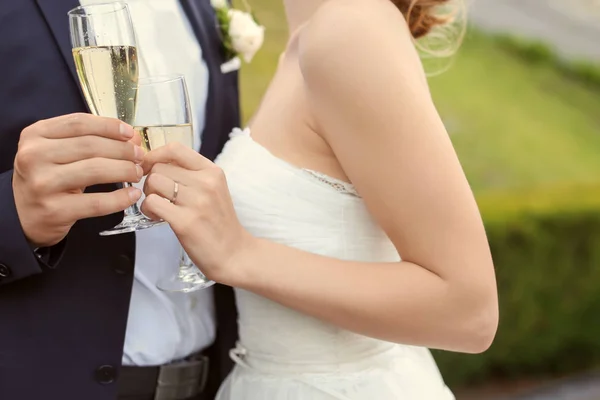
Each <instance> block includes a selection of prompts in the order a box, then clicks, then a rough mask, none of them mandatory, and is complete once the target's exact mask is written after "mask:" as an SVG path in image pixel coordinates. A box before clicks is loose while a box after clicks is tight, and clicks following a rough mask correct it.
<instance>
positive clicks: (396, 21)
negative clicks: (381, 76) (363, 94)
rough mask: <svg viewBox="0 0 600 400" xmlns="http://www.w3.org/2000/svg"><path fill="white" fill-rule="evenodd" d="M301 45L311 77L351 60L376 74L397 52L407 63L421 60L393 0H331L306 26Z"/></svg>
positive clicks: (302, 60)
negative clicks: (367, 0) (366, 0)
mask: <svg viewBox="0 0 600 400" xmlns="http://www.w3.org/2000/svg"><path fill="white" fill-rule="evenodd" d="M298 51H299V62H300V68H301V71H302V73H303V75H304V77H305V79H309V80H315V79H319V77H321V78H324V79H325V78H326V76H324V75H327V74H332V73H336V71H337V73H339V72H341V70H340V68H341V67H342V66H344V65H346V66H347V65H348V63H353V64H357V63H358V64H360V66H361V72H362V73H363V74H373V73H376V69H377V68H385V67H386V64H389V63H388V62H387V61H389V60H390V59H391V58H394V56H398V57H399V58H401V59H403V60H404V61H405V64H404V66H405V67H409V68H411V67H417V68H418V66H419V65H420V64H419V63H418V62H417V60H418V54H417V52H416V49H415V47H414V42H413V40H412V36H411V34H410V31H409V29H408V26H407V23H406V20H405V19H404V16H403V15H402V13H401V12H400V11H399V10H398V8H396V6H395V5H394V4H393V3H392V2H391V1H390V0H372V1H369V2H365V1H364V0H329V1H327V2H325V3H324V4H323V5H322V6H321V7H320V8H319V9H318V10H317V12H316V13H315V14H314V15H313V16H312V18H311V19H310V20H309V21H308V23H307V24H306V25H305V26H304V28H303V29H302V32H301V33H300V35H299V38H298ZM411 60H413V61H415V62H414V63H412V62H410V61H411ZM392 64H393V63H392ZM390 67H396V66H394V65H388V68H390ZM357 72H358V71H357ZM363 76H364V75H363Z"/></svg>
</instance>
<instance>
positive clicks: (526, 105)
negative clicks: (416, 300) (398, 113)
mask: <svg viewBox="0 0 600 400" xmlns="http://www.w3.org/2000/svg"><path fill="white" fill-rule="evenodd" d="M576 1H582V0H576ZM542 2H543V1H542ZM234 3H235V2H234ZM238 3H239V2H238ZM251 3H252V7H253V10H254V12H255V13H256V15H257V17H258V19H259V21H260V22H261V23H262V24H263V25H264V26H265V27H266V28H267V31H266V39H265V44H264V46H263V48H262V49H261V50H260V51H259V53H258V55H257V56H256V58H255V59H254V60H253V62H252V63H251V64H249V65H244V66H243V68H242V70H241V77H242V79H241V94H242V107H243V115H244V120H247V119H248V118H249V117H250V116H251V115H252V114H253V112H254V111H255V110H256V108H257V106H258V103H259V100H260V98H261V96H262V94H263V93H264V91H265V89H266V87H267V85H268V83H269V81H270V79H271V77H272V75H273V73H274V71H275V68H276V65H277V59H278V57H279V55H280V53H281V52H282V50H283V48H284V46H285V43H286V40H287V33H288V32H287V27H286V24H285V18H284V15H283V6H282V4H281V1H279V0H252V2H251ZM480 3H481V4H479V9H478V10H476V12H475V13H474V16H475V17H476V18H475V20H474V22H473V23H472V24H471V26H470V27H469V30H468V33H467V36H466V39H465V42H464V44H463V45H462V47H461V48H460V50H459V52H458V53H457V55H456V56H455V57H454V58H453V60H452V65H451V67H450V68H449V69H448V71H447V72H445V73H443V74H441V75H439V76H435V77H431V78H430V85H431V90H432V93H433V98H434V101H435V103H436V105H437V107H438V109H439V111H440V114H441V115H442V118H443V120H444V121H445V123H446V126H447V129H448V132H449V134H450V136H451V138H452V140H453V143H454V146H455V148H456V150H457V152H458V155H459V158H460V160H461V163H462V165H463V167H464V169H465V171H466V174H467V177H468V179H469V181H470V183H471V186H472V188H473V190H474V192H475V193H476V196H477V198H478V202H479V204H480V207H481V210H482V213H483V215H484V220H485V223H486V229H487V231H488V235H489V238H490V243H491V246H492V250H493V254H494V259H495V265H496V269H497V275H498V285H499V291H500V302H501V322H500V329H499V332H498V336H497V339H496V341H495V343H494V345H493V347H492V348H491V349H490V350H489V351H488V352H486V353H484V354H482V355H460V354H450V353H444V352H435V356H436V359H437V360H438V362H439V364H440V368H441V369H442V372H443V374H444V376H445V378H446V380H447V382H448V383H449V385H450V386H451V387H452V388H453V389H455V390H456V391H457V393H458V397H459V400H460V399H467V398H469V399H470V398H478V399H479V398H489V396H491V394H492V393H496V392H497V393H508V392H510V388H514V390H513V391H517V389H519V388H522V387H530V386H535V385H536V384H539V383H540V382H544V381H545V380H552V379H554V378H555V377H562V376H565V375H570V374H572V373H579V372H582V371H587V370H590V369H593V368H594V367H596V366H598V365H600V317H599V316H600V157H599V156H598V153H599V151H600V68H599V67H597V66H596V63H595V62H594V61H593V59H594V57H595V55H594V54H593V53H590V52H589V51H588V52H587V53H586V51H587V49H588V48H587V47H585V46H583V45H585V44H586V43H585V42H583V40H584V39H589V38H578V37H577V36H573V39H572V40H573V42H572V43H574V44H576V43H578V44H579V45H581V46H580V47H581V48H582V51H581V53H580V54H577V55H574V54H573V51H574V50H575V49H577V47H576V46H573V47H572V46H566V47H565V46H564V44H562V46H563V47H565V48H564V50H565V51H564V52H561V48H560V46H559V47H558V48H557V43H558V42H560V40H563V39H564V37H565V35H566V33H565V35H561V33H560V32H558V33H557V32H556V29H560V26H559V27H558V28H557V27H556V24H554V25H548V27H547V29H548V33H547V37H544V35H543V34H542V35H541V36H538V37H536V35H528V34H527V31H526V28H527V24H524V25H523V29H517V28H519V26H518V24H515V20H516V21H517V22H518V18H517V17H513V16H511V13H518V12H519V10H516V11H515V10H509V9H506V8H505V9H502V8H501V7H502V4H503V1H502V0H495V2H493V3H492V2H486V1H481V2H480ZM505 3H506V2H505ZM513 3H514V2H513ZM524 4H525V2H524ZM237 5H238V6H239V4H237ZM486 7H487V8H486ZM523 12H527V10H523ZM544 12H546V13H549V12H551V11H550V10H546V11H544ZM502 13H504V14H502ZM542 14H543V13H542ZM515 15H517V14H515ZM542 16H543V15H542ZM502 18H505V20H506V21H507V24H506V26H504V27H503V26H499V24H498V23H497V21H498V20H502ZM565 18H571V20H572V18H573V16H565ZM486 21H493V23H494V24H495V25H494V26H493V28H494V29H486V28H489V26H488V25H491V22H490V24H488V23H487V22H486ZM581 24H584V22H583V21H582V22H581ZM500 25H501V24H500ZM538 31H540V30H539V29H538ZM542 31H543V30H542ZM571 31H572V30H571ZM565 32H566V31H565ZM599 32H600V31H599ZM542 33H543V32H542ZM570 34H572V32H571V33H570ZM554 38H559V39H560V40H557V41H555V42H556V43H555V42H553V40H554ZM598 38H600V36H598ZM576 41H577V42H576ZM559 44H560V43H559ZM590 48H591V49H592V51H593V48H592V47H590ZM569 52H571V53H569ZM598 56H599V57H600V55H598ZM580 59H583V60H584V61H580ZM480 387H483V388H490V387H491V388H495V389H491V390H490V391H485V390H484V391H477V390H475V391H474V390H473V388H480ZM499 387H500V388H502V389H498V388H499ZM561 398H562V397H561ZM598 398H600V397H598ZM590 399H591V398H590Z"/></svg>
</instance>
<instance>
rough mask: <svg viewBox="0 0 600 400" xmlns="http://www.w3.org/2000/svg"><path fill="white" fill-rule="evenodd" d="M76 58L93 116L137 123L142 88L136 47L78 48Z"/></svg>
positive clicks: (74, 51)
mask: <svg viewBox="0 0 600 400" xmlns="http://www.w3.org/2000/svg"><path fill="white" fill-rule="evenodd" d="M73 58H74V59H75V67H76V69H77V75H78V76H79V81H80V83H81V87H82V89H83V94H84V96H85V99H86V101H87V103H88V106H89V107H90V111H91V112H92V114H95V115H101V116H103V117H113V118H118V119H120V120H121V121H124V122H126V123H128V124H133V121H134V119H135V109H136V101H137V88H138V59H137V53H136V48H135V47H134V46H98V47H77V48H75V49H73Z"/></svg>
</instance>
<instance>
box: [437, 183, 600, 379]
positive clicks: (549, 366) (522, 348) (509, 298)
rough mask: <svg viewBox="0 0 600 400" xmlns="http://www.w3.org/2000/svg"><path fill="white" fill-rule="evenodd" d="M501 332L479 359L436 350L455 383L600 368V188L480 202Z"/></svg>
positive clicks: (493, 196)
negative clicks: (498, 308) (490, 257)
mask: <svg viewBox="0 0 600 400" xmlns="http://www.w3.org/2000/svg"><path fill="white" fill-rule="evenodd" d="M478 202H479V205H480V208H481V210H482V214H483V215H484V220H485V223H486V229H487V233H488V237H489V240H490V244H491V247H492V252H493V256H494V262H495V266H496V274H497V278H498V288H499V296H500V328H499V331H498V335H497V337H496V340H495V342H494V344H493V346H492V348H491V349H490V350H489V351H487V352H486V353H483V354H480V355H464V354H453V353H446V352H435V356H436V359H437V360H438V363H439V365H440V368H441V370H442V372H443V374H444V376H445V378H446V380H447V382H448V384H450V385H453V386H455V387H456V386H462V385H467V384H473V383H477V382H480V381H483V380H490V379H497V378H507V377H508V378H510V377H515V376H518V377H520V378H522V377H525V376H533V375H550V374H556V373H558V374H562V373H566V372H573V371H579V370H583V369H586V368H589V367H590V366H598V365H600V187H598V188H596V187H593V188H589V187H577V188H573V187H564V188H554V189H546V190H537V191H530V192H527V193H519V194H509V193H496V194H486V195H484V196H479V197H478Z"/></svg>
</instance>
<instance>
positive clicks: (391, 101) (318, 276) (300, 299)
mask: <svg viewBox="0 0 600 400" xmlns="http://www.w3.org/2000/svg"><path fill="white" fill-rule="evenodd" d="M357 3H358V2H357ZM374 3H375V4H377V2H374ZM340 4H342V3H341V2H337V5H335V6H330V7H328V6H327V5H325V6H324V8H323V9H322V10H320V11H319V14H318V15H317V16H316V17H315V19H314V20H313V22H312V23H311V24H310V25H309V26H308V27H307V28H306V31H305V32H304V33H303V37H302V39H301V41H302V42H301V56H300V57H301V67H302V72H303V74H304V78H305V81H306V85H307V87H308V102H309V103H310V104H311V106H312V110H313V112H314V116H315V119H316V122H317V124H318V127H319V131H320V132H323V133H324V136H325V139H326V140H327V142H328V143H329V144H330V146H331V147H332V149H333V151H334V152H335V155H336V157H337V158H338V159H339V161H340V163H341V165H342V167H343V169H344V171H345V172H346V174H347V175H348V177H349V178H350V179H351V181H352V182H353V184H354V185H355V186H356V188H357V189H358V191H359V192H360V194H361V195H362V197H363V198H364V200H365V202H366V205H367V206H368V209H369V211H370V212H371V214H372V215H373V217H374V218H375V219H376V220H377V222H378V223H379V224H380V225H381V226H382V227H383V229H384V230H385V232H386V233H387V235H388V236H389V237H390V239H391V240H392V241H393V243H394V244H395V246H396V248H397V250H398V252H399V254H400V255H401V256H402V259H403V261H402V262H399V263H387V264H386V263H363V262H349V261H340V260H335V259H331V258H326V257H321V256H318V255H314V254H309V253H306V252H302V251H299V250H295V249H292V248H289V247H285V246H282V245H279V244H275V243H271V242H267V241H259V244H258V245H256V246H253V247H251V249H252V250H251V252H250V253H246V254H244V257H239V258H237V261H238V262H241V265H239V266H238V267H239V269H238V272H239V274H238V275H237V277H236V278H235V281H234V282H231V284H233V285H235V286H238V287H242V288H244V289H247V290H250V291H252V292H255V293H258V294H260V295H262V296H265V297H268V298H270V299H272V300H275V301H277V302H279V303H281V304H283V305H285V306H288V307H291V308H294V309H296V310H299V311H301V312H303V313H306V314H310V315H313V316H315V317H317V318H320V319H323V320H325V321H328V322H331V323H333V324H335V325H337V326H340V327H342V328H346V329H349V330H352V331H355V332H359V333H362V334H365V335H368V336H373V337H377V338H381V339H386V340H390V341H395V342H401V343H407V344H414V345H421V346H427V347H433V348H440V349H447V350H454V351H462V352H481V351H483V350H485V349H487V348H488V347H489V345H490V343H491V341H492V339H493V337H494V335H495V332H496V327H497V321H498V306H497V294H496V282H495V278H494V270H493V264H492V258H491V256H490V251H489V247H488V243H487V240H486V235H485V231H484V227H483V224H482V221H481V217H480V214H479V212H478V208H477V205H476V203H475V200H474V198H473V194H472V192H471V190H470V188H469V185H468V183H467V180H466V178H465V176H464V174H463V171H462V169H461V166H460V164H459V161H458V159H457V157H456V154H455V152H454V150H453V147H452V144H451V141H450V139H449V137H448V135H447V133H446V130H445V128H444V125H443V124H442V121H441V120H440V117H439V116H438V113H437V112H436V109H435V107H434V105H433V103H432V100H431V98H430V94H429V91H428V88H427V86H426V83H425V80H424V79H423V73H422V69H421V65H420V62H419V59H418V55H417V54H416V51H415V50H414V46H413V44H412V42H411V39H410V37H409V33H408V30H407V27H406V26H405V24H403V21H404V20H403V19H402V16H401V15H400V13H398V12H397V10H396V9H395V8H393V7H390V8H389V10H388V8H386V6H385V5H378V6H375V5H373V6H371V5H369V2H366V3H365V2H362V3H361V5H359V6H358V7H360V8H357V7H356V6H355V5H352V2H350V4H349V5H348V6H347V7H344V8H343V9H342V8H340ZM346 4H348V2H347V3H346ZM328 13H329V14H331V13H335V15H329V14H328ZM332 21H334V22H335V23H332ZM456 95H457V96H460V93H456Z"/></svg>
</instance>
